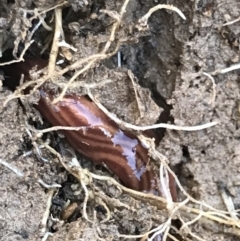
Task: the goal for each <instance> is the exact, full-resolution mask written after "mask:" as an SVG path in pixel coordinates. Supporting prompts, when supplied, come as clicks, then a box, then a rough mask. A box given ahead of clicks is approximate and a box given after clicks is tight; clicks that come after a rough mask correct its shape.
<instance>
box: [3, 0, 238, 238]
mask: <svg viewBox="0 0 240 241" xmlns="http://www.w3.org/2000/svg"><path fill="white" fill-rule="evenodd" d="M61 3H62V2H57V1H45V0H38V1H32V0H20V1H5V0H1V1H0V28H1V32H0V38H1V40H0V44H1V46H0V47H1V49H0V50H1V55H2V59H4V57H5V56H7V55H8V54H9V53H8V52H12V50H13V48H14V46H16V45H17V43H20V44H19V46H18V48H17V49H15V53H18V52H19V53H21V52H22V51H23V49H24V47H23V46H24V45H23V44H21V43H24V41H25V40H26V36H29V35H28V34H29V31H30V30H31V31H32V29H33V28H34V27H35V26H36V24H37V23H38V21H40V20H41V18H35V20H30V19H31V17H32V16H33V15H34V14H33V11H29V12H28V10H33V9H39V11H43V12H44V11H45V10H46V9H50V8H51V7H53V6H56V4H60V5H61ZM122 4H123V1H112V0H106V1H94V0H92V1H69V3H68V4H67V5H64V7H63V8H64V10H63V15H62V18H63V30H64V32H65V37H66V42H68V43H70V44H71V45H73V46H74V47H75V48H76V49H78V51H76V52H72V53H71V55H72V56H71V58H69V63H74V62H75V61H77V60H78V59H80V58H84V57H87V56H90V55H92V54H97V53H99V52H100V50H101V48H102V47H103V46H104V43H105V42H106V41H107V40H108V39H109V34H110V29H111V26H112V24H113V23H114V22H115V21H116V19H114V18H112V17H111V14H109V16H108V15H107V14H105V13H103V12H102V11H101V9H105V10H106V9H107V10H109V11H117V12H120V10H121V7H122ZM157 4H172V5H174V6H175V7H177V8H179V9H180V10H181V11H182V12H183V13H184V15H185V16H186V20H183V19H182V18H181V17H180V16H179V15H178V14H177V13H176V12H172V11H169V10H158V11H156V12H155V13H153V14H152V16H151V17H150V19H149V21H148V24H149V29H147V30H145V31H139V32H134V31H133V30H132V28H133V26H134V25H135V24H137V21H138V20H139V19H140V18H141V17H142V16H143V15H145V14H146V13H147V12H148V10H149V9H150V8H152V7H154V6H156V5H157ZM45 12H46V13H44V15H42V16H44V17H46V18H45V21H46V23H47V24H49V26H52V27H53V28H54V25H51V20H52V19H53V10H49V11H45ZM114 13H116V12H114ZM239 17H240V3H239V2H238V1H237V0H228V1H223V0H210V1H205V0H195V1H187V0H182V1H176V0H172V1H171V0H169V1H150V0H145V1H142V0H138V1H131V0H130V1H129V3H128V6H127V9H126V12H125V14H124V17H123V19H122V23H121V26H120V28H119V30H118V31H117V34H116V39H127V41H125V42H124V43H123V44H122V45H121V47H120V49H119V52H120V54H121V67H118V61H117V59H118V58H117V54H114V55H113V56H112V57H110V58H108V59H104V60H103V61H100V62H99V63H98V64H97V65H95V67H94V68H91V69H89V70H88V71H87V72H86V73H84V75H81V76H80V77H79V78H78V79H77V81H76V82H77V83H78V82H80V81H84V83H89V81H92V80H94V81H96V82H94V83H99V82H104V81H106V82H107V84H106V85H105V86H100V87H99V88H93V90H92V91H93V93H94V94H95V95H98V99H99V100H100V102H101V103H103V105H104V106H105V107H106V108H107V109H108V110H109V111H111V112H113V113H115V114H116V115H117V116H118V117H119V118H120V119H122V120H124V121H127V122H130V123H133V124H137V125H150V124H154V123H155V122H156V121H158V122H168V123H174V124H175V125H178V126H194V125H200V124H205V123H209V122H213V121H217V122H218V124H217V125H216V126H213V127H210V128H207V129H204V130H198V131H192V132H189V131H176V130H169V129H166V130H165V129H164V130H161V131H159V132H158V134H159V136H160V137H161V141H160V144H159V146H158V147H157V150H158V151H159V152H160V153H162V154H163V155H164V156H166V157H167V159H168V160H169V165H170V166H171V168H172V169H173V170H174V172H175V173H176V175H177V177H178V178H179V180H180V183H181V184H182V186H183V188H184V189H185V190H186V191H187V192H188V193H189V194H190V195H191V196H192V197H193V198H195V199H196V200H199V201H201V202H204V203H207V204H208V205H210V206H212V207H214V208H216V209H218V210H222V211H227V208H226V204H225V203H224V201H223V198H222V193H223V192H224V193H225V194H226V195H227V196H228V197H230V198H231V200H232V201H233V204H234V206H235V209H238V208H239V206H240V187H239V184H240V175H239V172H240V129H239V126H240V89H239V88H240V80H239V70H233V71H230V72H227V73H221V71H220V70H222V69H225V68H228V67H229V66H232V65H234V64H237V63H239V36H240V35H239V32H240V28H239V22H236V23H232V24H229V25H226V26H224V24H225V23H228V22H230V21H233V20H235V19H238V18H239ZM52 37H53V34H52V32H51V31H48V30H47V29H46V27H43V26H40V27H39V28H38V30H37V31H36V32H35V34H34V35H33V39H34V41H35V42H34V44H32V45H31V47H30V48H29V50H28V51H27V52H26V55H30V56H40V52H41V51H42V49H43V46H45V45H46V44H47V39H48V38H50V39H52ZM49 47H50V46H48V47H47V48H46V51H45V52H44V53H43V54H42V57H43V58H45V59H47V56H48V54H47V53H49ZM115 47H116V46H115ZM113 50H114V48H113V49H111V51H113ZM65 57H66V55H65ZM0 60H1V58H0ZM1 62H4V61H2V60H1ZM13 71H14V70H13ZM1 74H3V73H1ZM209 74H211V75H210V76H209ZM0 76H1V75H0ZM131 76H134V80H135V81H136V83H137V84H136V86H135V87H134V85H133V82H131ZM70 77H71V75H70V74H66V75H64V76H62V77H61V81H62V83H66V81H67V80H69V79H70ZM1 80H2V83H3V87H1V91H0V100H1V101H0V107H1V108H0V109H1V112H0V127H1V128H0V137H1V138H0V150H1V152H0V240H6V241H12V240H41V239H42V237H43V235H44V234H46V233H47V231H49V233H50V234H49V237H48V238H47V240H50V241H53V240H69V241H70V240H71V241H73V240H98V239H100V237H101V238H102V239H101V240H130V238H129V237H127V236H125V235H138V234H141V233H144V232H147V231H149V230H151V229H153V228H155V227H157V226H158V225H160V224H161V223H163V222H164V220H166V217H167V216H168V212H167V210H159V209H158V208H157V207H156V206H154V205H150V204H148V203H145V202H142V201H141V200H137V199H134V197H131V195H128V194H126V193H122V192H121V191H120V190H119V189H118V188H116V186H114V185H112V184H111V183H108V182H101V181H99V180H94V182H93V183H92V184H91V185H92V187H91V188H90V189H91V192H90V194H91V195H93V193H94V192H95V198H90V200H89V201H88V203H87V213H88V215H89V217H90V219H91V220H95V221H93V222H88V221H86V219H85V218H84V217H83V214H82V210H83V205H84V197H85V194H84V190H83V189H82V188H81V186H80V185H79V183H78V181H77V180H76V179H75V178H74V177H73V176H72V175H70V174H69V173H68V172H67V171H65V170H64V168H62V166H61V165H60V164H59V163H58V160H57V158H56V156H54V155H53V154H52V153H50V152H49V151H48V150H47V149H42V150H41V157H42V158H40V157H39V155H38V153H37V151H36V149H35V148H34V145H35V144H36V143H42V142H45V141H47V140H48V139H50V143H51V145H52V146H53V147H56V146H58V145H57V144H56V143H55V142H56V141H55V139H56V138H55V134H52V135H47V136H43V137H40V139H34V140H33V138H32V137H33V134H34V133H32V132H31V131H30V130H29V129H28V128H27V126H26V123H29V121H30V124H31V123H32V124H35V123H39V122H40V121H39V120H40V119H41V118H40V117H39V115H38V113H36V112H35V111H34V110H33V108H32V107H31V104H32V103H33V102H34V101H36V100H35V99H34V98H35V97H34V98H33V99H32V100H31V98H30V97H28V98H26V99H25V100H24V101H23V103H22V102H20V101H18V100H17V99H13V100H11V101H9V102H8V103H7V104H6V105H4V101H5V100H6V98H7V96H9V95H10V94H11V93H12V92H11V91H10V90H9V89H8V88H7V87H6V84H4V75H2V76H1ZM106 86H107V88H105V87H106ZM71 88H73V89H75V90H78V92H82V93H84V92H85V91H86V90H85V89H84V88H82V86H79V85H77V84H76V86H72V87H71ZM136 89H137V92H138V95H139V96H140V97H139V100H142V102H141V103H146V106H145V107H146V108H145V109H144V108H143V109H141V108H140V115H139V112H138V111H139V110H138V108H137V107H139V106H142V104H141V105H138V104H139V103H137V101H136V100H135V98H134V93H135V92H134V91H136ZM136 113H137V114H136ZM27 129H28V130H27ZM54 143H55V144H54ZM66 145H67V144H66ZM43 158H44V159H43ZM78 158H79V160H80V162H81V165H82V167H83V168H87V169H88V170H90V171H91V172H93V173H96V174H98V175H104V176H113V175H112V174H111V173H109V172H108V170H107V169H106V168H103V167H99V166H95V165H93V163H92V162H91V160H88V159H87V158H85V157H82V156H81V155H79V156H78ZM46 160H47V161H46ZM6 163H7V164H10V165H11V168H9V166H8V165H7V164H6ZM42 182H44V183H45V184H49V185H53V184H59V187H60V185H61V187H60V188H59V189H58V191H56V189H54V190H55V192H54V193H53V190H52V189H51V188H48V186H47V185H42V184H41V183H42ZM93 190H94V192H93ZM178 191H179V196H178V201H183V200H184V198H185V197H184V195H183V193H182V192H181V191H180V190H178ZM91 195H90V196H91ZM49 200H50V203H49ZM101 200H104V203H105V204H106V205H107V206H108V208H109V210H110V213H111V217H110V219H106V216H107V213H106V209H105V208H104V204H103V202H102V201H101ZM66 203H70V206H69V207H71V208H73V210H75V211H74V212H72V211H71V208H68V209H66V210H65V206H66ZM71 205H72V206H71ZM46 210H49V212H50V215H49V213H46V212H47V211H46ZM63 210H64V213H63ZM76 210H77V211H76ZM66 212H70V214H69V215H68V214H66ZM46 216H47V217H48V222H44V217H46ZM94 217H95V219H94ZM97 219H99V220H106V222H102V223H98V222H96V220H97ZM174 225H175V227H178V228H179V224H178V221H177V220H175V223H174ZM190 228H191V233H190V232H189V233H187V234H186V233H185V234H184V233H180V234H176V233H175V232H173V235H175V237H176V238H177V239H178V240H199V239H197V238H196V236H198V237H201V238H202V239H201V240H229V241H230V240H240V238H239V236H240V235H239V230H238V229H234V228H231V227H228V226H223V225H222V224H219V223H218V222H211V223H207V222H204V221H201V219H200V220H199V221H197V222H195V223H194V224H193V225H191V227H190ZM193 233H194V234H195V236H194V235H192V234H193ZM132 238H133V239H134V237H132ZM135 239H136V238H135ZM42 240H44V239H42Z"/></svg>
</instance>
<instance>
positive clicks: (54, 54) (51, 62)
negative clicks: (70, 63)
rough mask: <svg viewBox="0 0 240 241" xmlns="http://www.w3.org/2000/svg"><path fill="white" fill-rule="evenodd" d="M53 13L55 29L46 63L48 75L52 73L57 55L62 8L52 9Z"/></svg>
mask: <svg viewBox="0 0 240 241" xmlns="http://www.w3.org/2000/svg"><path fill="white" fill-rule="evenodd" d="M54 15H55V30H54V37H53V42H52V49H51V52H50V56H49V63H48V75H50V76H51V75H52V74H53V72H54V70H55V66H56V60H57V55H58V42H59V41H60V37H61V35H62V34H61V33H62V9H61V8H56V9H54Z"/></svg>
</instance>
